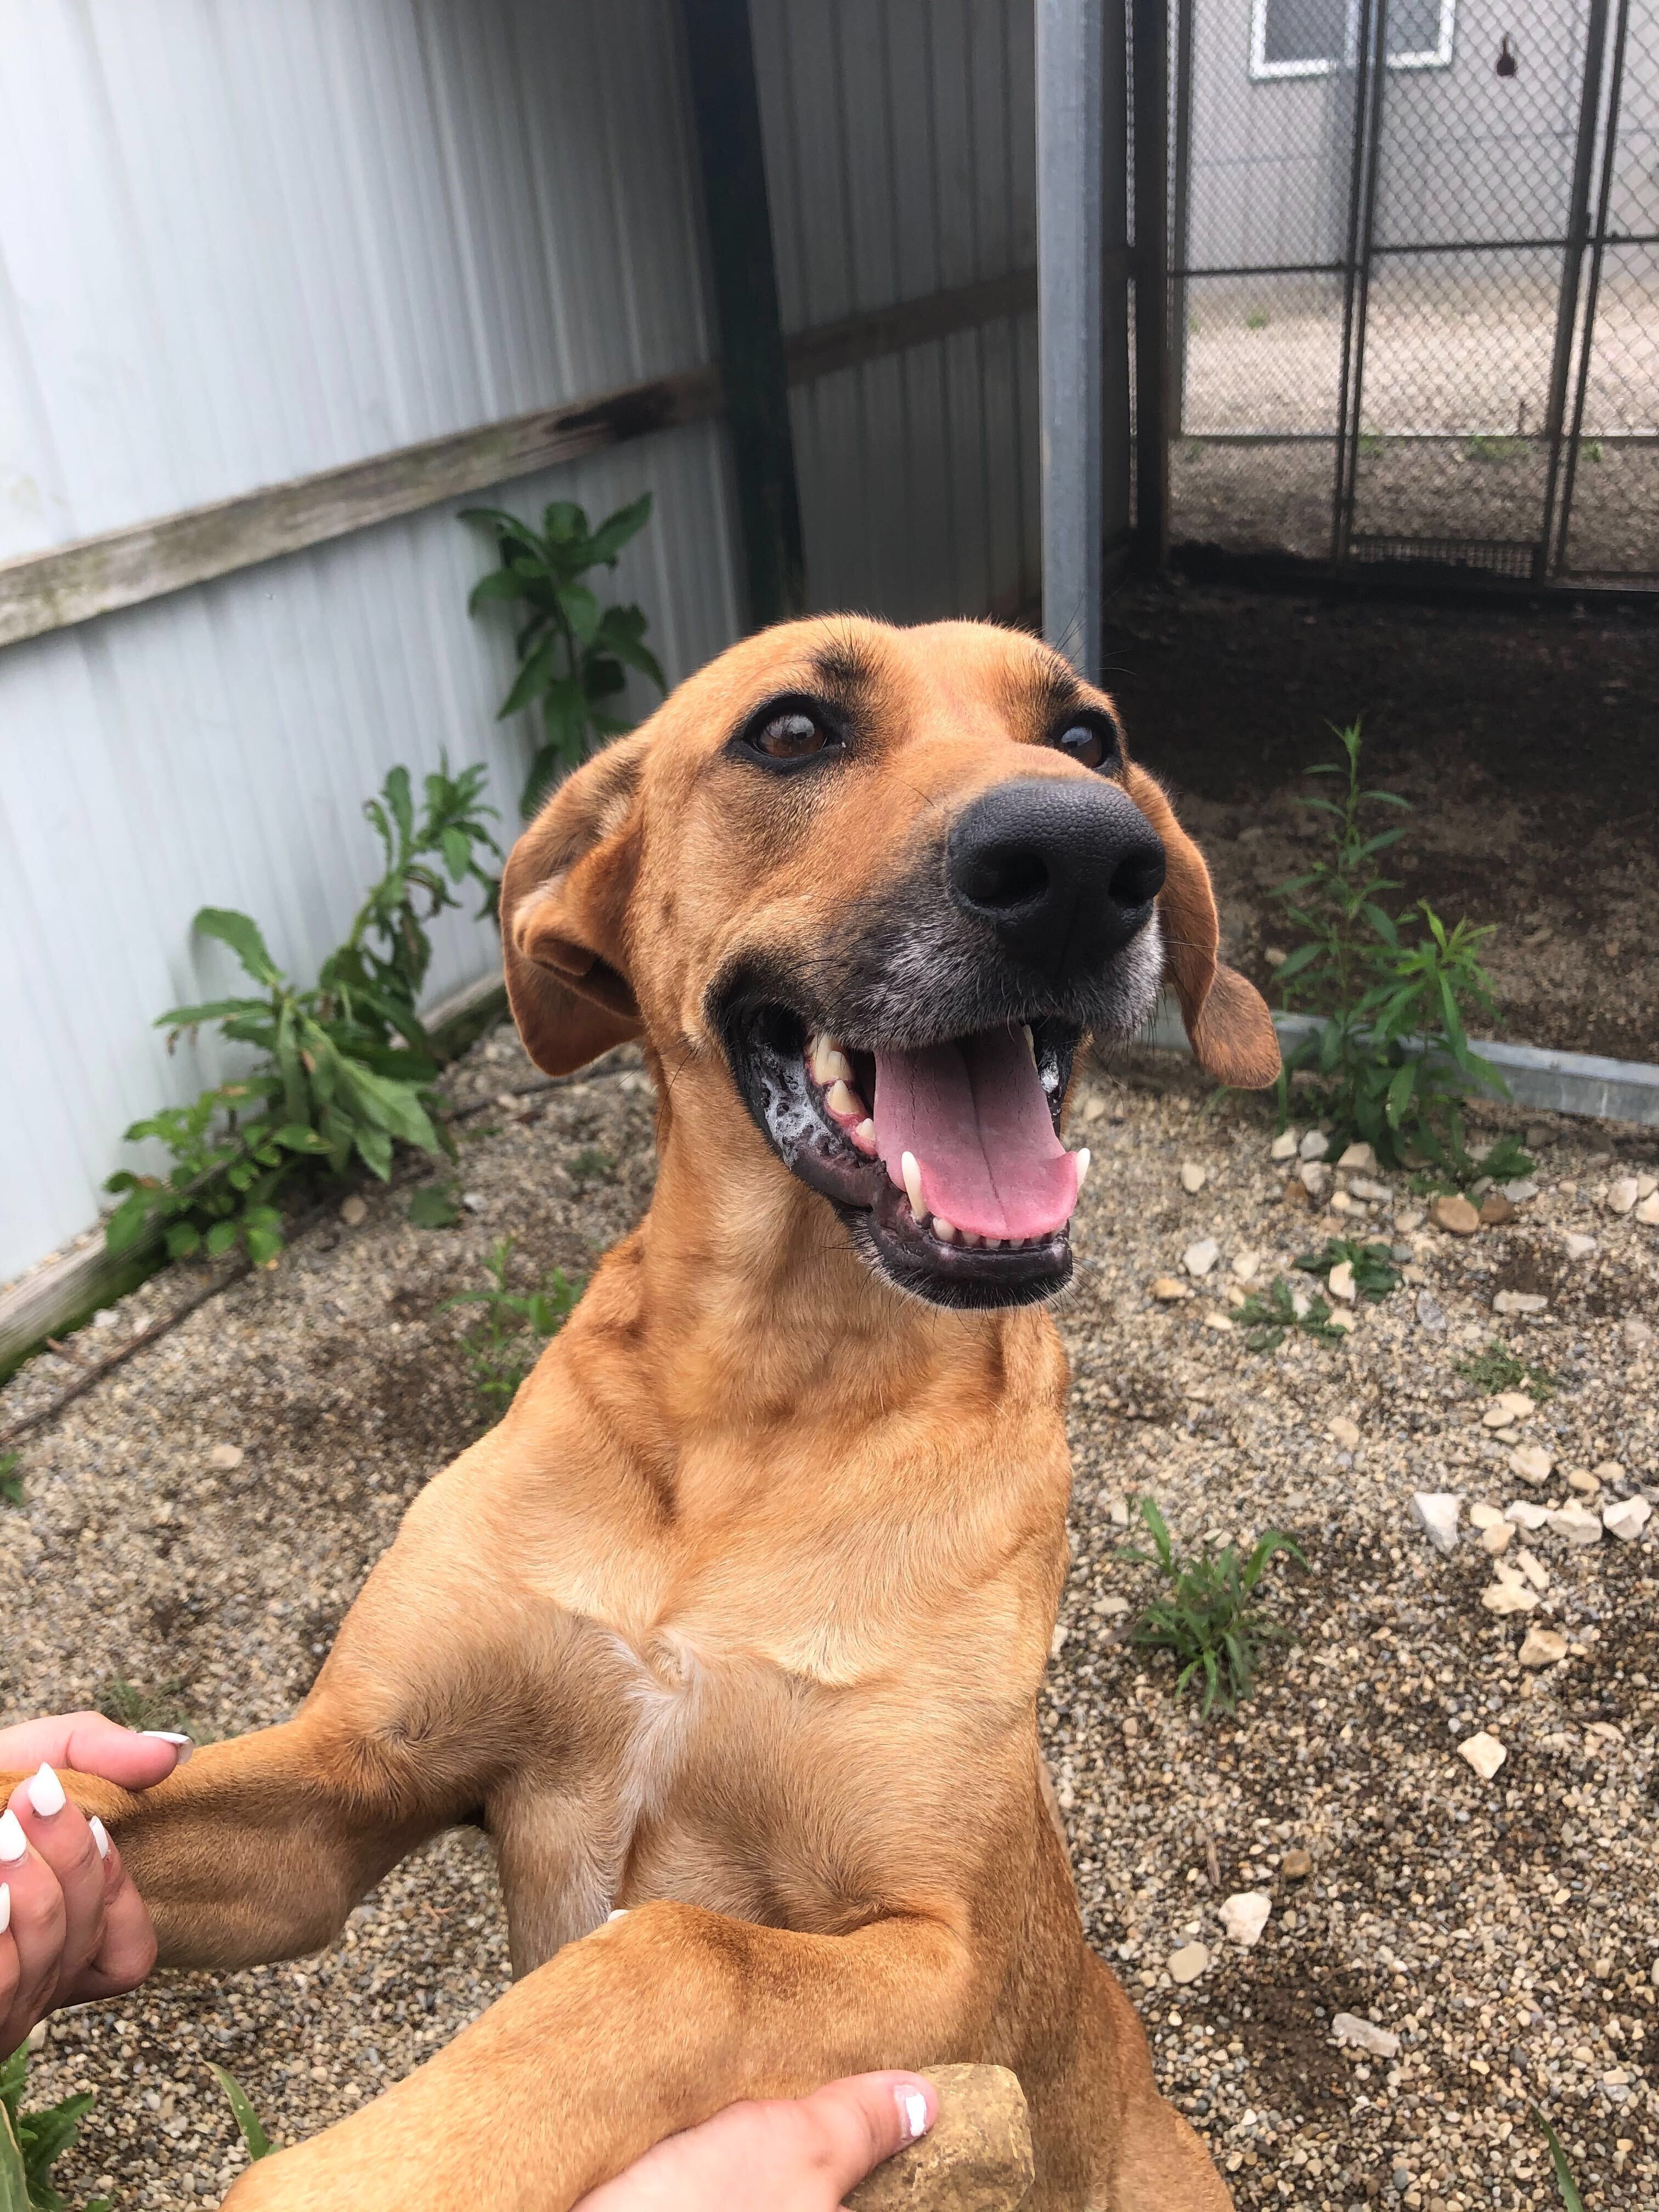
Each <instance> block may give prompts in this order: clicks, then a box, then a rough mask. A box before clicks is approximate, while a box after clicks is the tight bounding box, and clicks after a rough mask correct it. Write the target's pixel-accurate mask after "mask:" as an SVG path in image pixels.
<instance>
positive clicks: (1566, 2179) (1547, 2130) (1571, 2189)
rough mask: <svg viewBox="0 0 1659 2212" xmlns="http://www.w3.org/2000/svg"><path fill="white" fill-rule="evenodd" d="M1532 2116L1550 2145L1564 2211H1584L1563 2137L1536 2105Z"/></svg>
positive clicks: (1556, 2183) (1551, 2163)
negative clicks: (1562, 2140) (1562, 2144)
mask: <svg viewBox="0 0 1659 2212" xmlns="http://www.w3.org/2000/svg"><path fill="white" fill-rule="evenodd" d="M1532 2116H1533V2118H1534V2120H1536V2122H1537V2123H1538V2125H1539V2126H1540V2128H1541V2130H1543V2135H1544V2140H1545V2142H1547V2144H1548V2145H1549V2152H1550V2168H1551V2171H1552V2172H1553V2174H1554V2176H1555V2186H1556V2191H1557V2193H1558V2194H1559V2197H1560V2199H1561V2205H1562V2212H1584V2200H1583V2197H1581V2196H1580V2195H1579V2193H1578V2184H1577V2182H1576V2181H1575V2180H1574V2179H1573V2178H1572V2168H1571V2166H1569V2165H1568V2164H1567V2154H1566V2153H1565V2150H1563V2149H1562V2148H1561V2138H1560V2137H1559V2136H1558V2135H1557V2134H1556V2132H1555V2130H1554V2129H1553V2127H1552V2126H1551V2125H1550V2124H1549V2122H1548V2121H1547V2119H1546V2118H1544V2115H1543V2114H1542V2113H1541V2112H1540V2111H1539V2109H1538V2107H1537V2106H1536V2105H1534V2106H1533V2108H1532Z"/></svg>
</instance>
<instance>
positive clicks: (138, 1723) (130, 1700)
mask: <svg viewBox="0 0 1659 2212" xmlns="http://www.w3.org/2000/svg"><path fill="white" fill-rule="evenodd" d="M184 1692H185V1686H184V1684H183V1683H182V1682H181V1681H180V1680H179V1678H178V1676H177V1675H176V1674H175V1675H174V1676H173V1678H172V1680H169V1681H166V1682H160V1683H158V1684H157V1685H156V1686H155V1689H153V1690H146V1689H144V1688H143V1686H141V1685H140V1684H138V1683H137V1682H129V1681H127V1680H125V1679H124V1678H123V1677H122V1676H121V1675H119V1674H110V1675H106V1677H105V1679H104V1680H103V1681H101V1682H100V1684H99V1685H98V1690H97V1703H98V1710H99V1711H100V1713H102V1714H103V1715H104V1717H105V1718H106V1720H112V1721H118V1722H119V1723H120V1725H121V1726H122V1727H123V1728H129V1729H139V1730H140V1731H141V1732H142V1731H143V1729H167V1730H170V1731H171V1732H173V1734H176V1735H187V1736H189V1737H190V1738H191V1741H193V1742H196V1743H200V1742H202V1741H204V1731H203V1730H202V1729H200V1728H199V1727H198V1726H197V1723H195V1722H194V1721H192V1720H191V1717H190V1715H189V1714H188V1713H187V1712H186V1711H185V1705H184Z"/></svg>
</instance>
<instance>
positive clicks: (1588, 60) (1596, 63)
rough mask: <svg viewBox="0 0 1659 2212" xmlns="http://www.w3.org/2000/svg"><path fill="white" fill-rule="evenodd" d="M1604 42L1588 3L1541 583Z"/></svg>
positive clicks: (1597, 15) (1602, 15)
mask: <svg viewBox="0 0 1659 2212" xmlns="http://www.w3.org/2000/svg"><path fill="white" fill-rule="evenodd" d="M1606 45H1607V0H1590V11H1589V30H1588V32H1587V33H1586V34H1585V39H1584V80H1583V86H1582V88H1581V91H1580V97H1579V102H1578V143H1577V148H1576V149H1575V151H1574V155H1573V163H1572V186H1571V191H1572V197H1571V204H1570V205H1569V207H1568V210H1567V243H1566V248H1565V252H1563V254H1562V256H1561V289H1560V293H1559V298H1558V300H1557V302H1556V310H1555V347H1554V351H1553V355H1552V356H1551V360H1550V390H1549V399H1548V403H1547V405H1546V407H1545V410H1544V440H1545V443H1546V446H1547V450H1548V463H1547V468H1546V471H1545V481H1544V514H1543V520H1542V524H1541V527H1540V529H1539V532H1538V543H1537V545H1536V546H1535V547H1534V550H1533V556H1532V580H1533V581H1534V584H1541V583H1542V582H1543V580H1544V579H1545V576H1546V574H1547V573H1548V569H1549V557H1550V532H1551V526H1552V524H1553V522H1554V520H1555V489H1556V484H1557V482H1558V481H1559V476H1560V470H1561V429H1562V425H1563V423H1564V422H1565V420H1566V413H1567V372H1568V368H1569V366H1570V364H1571V359H1572V341H1573V334H1574V332H1575V331H1576V329H1577V323H1578V287H1579V284H1580V282H1581V281H1582V278H1583V268H1584V248H1585V246H1586V245H1587V244H1588V243H1589V233H1590V207H1589V200H1590V170H1591V162H1592V159H1593V156H1594V154H1595V123H1596V118H1597V115H1598V114H1599V112H1600V110H1601V57H1602V49H1603V48H1604V47H1605V46H1606Z"/></svg>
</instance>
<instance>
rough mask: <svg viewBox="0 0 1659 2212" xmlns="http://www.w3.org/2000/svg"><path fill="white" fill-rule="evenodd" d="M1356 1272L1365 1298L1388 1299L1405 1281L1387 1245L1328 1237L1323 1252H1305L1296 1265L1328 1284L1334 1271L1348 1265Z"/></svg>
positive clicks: (1357, 1286)
mask: <svg viewBox="0 0 1659 2212" xmlns="http://www.w3.org/2000/svg"><path fill="white" fill-rule="evenodd" d="M1345 1260H1346V1261H1347V1263H1348V1265H1349V1266H1350V1267H1352V1269H1353V1284H1354V1288H1355V1290H1356V1291H1358V1293H1359V1295H1360V1297H1362V1298H1372V1299H1377V1298H1386V1297H1388V1295H1389V1292H1390V1291H1397V1290H1398V1289H1399V1288H1400V1285H1401V1282H1402V1281H1403V1280H1404V1278H1403V1277H1402V1276H1401V1273H1400V1270H1399V1268H1398V1267H1395V1264H1394V1255H1393V1254H1392V1253H1391V1252H1390V1251H1389V1247H1388V1246H1387V1245H1386V1244H1380V1243H1374V1244H1362V1243H1360V1242H1359V1240H1358V1237H1327V1238H1326V1239H1325V1246H1324V1249H1323V1250H1322V1251H1320V1252H1302V1253H1298V1254H1297V1261H1296V1264H1297V1267H1300V1269H1301V1270H1302V1272H1303V1273H1304V1275H1320V1276H1322V1277H1323V1278H1324V1279H1325V1280H1326V1281H1327V1282H1328V1281H1329V1279H1330V1273H1331V1270H1332V1268H1333V1267H1340V1266H1341V1264H1342V1262H1343V1261H1345Z"/></svg>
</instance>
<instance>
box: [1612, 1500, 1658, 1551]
mask: <svg viewBox="0 0 1659 2212" xmlns="http://www.w3.org/2000/svg"><path fill="white" fill-rule="evenodd" d="M1652 1515H1653V1508H1652V1506H1651V1505H1650V1504H1649V1503H1648V1501H1647V1499H1646V1498H1619V1499H1618V1500H1616V1501H1615V1503H1614V1504H1611V1505H1604V1506H1603V1507H1602V1508H1601V1526H1602V1527H1603V1528H1605V1529H1606V1530H1607V1534H1608V1535H1609V1536H1617V1538H1618V1539H1619V1541H1620V1543H1621V1544H1633V1543H1634V1542H1635V1541H1636V1540H1637V1538H1638V1536H1639V1535H1640V1534H1641V1533H1642V1531H1643V1529H1644V1528H1646V1527H1647V1525H1648V1522H1649V1521H1650V1519H1651V1518H1652Z"/></svg>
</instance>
